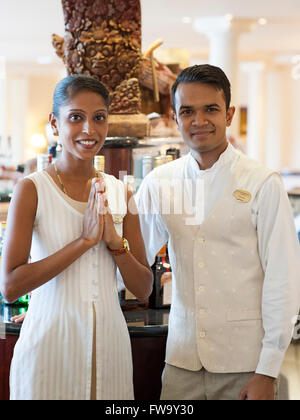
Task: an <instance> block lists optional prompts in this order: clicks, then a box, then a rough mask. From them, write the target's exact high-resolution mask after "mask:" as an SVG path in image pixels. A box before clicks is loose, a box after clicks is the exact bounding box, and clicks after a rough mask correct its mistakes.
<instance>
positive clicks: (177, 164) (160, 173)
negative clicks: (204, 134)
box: [147, 154, 189, 179]
mask: <svg viewBox="0 0 300 420" xmlns="http://www.w3.org/2000/svg"><path fill="white" fill-rule="evenodd" d="M188 157H189V154H187V155H184V156H182V157H181V158H179V159H175V160H173V161H172V162H168V163H165V164H164V165H161V166H158V167H157V168H154V169H153V170H152V171H151V172H150V173H149V174H148V175H147V176H148V177H149V178H152V179H157V178H158V179H173V178H174V177H178V176H180V173H181V170H182V169H183V168H184V167H185V164H186V162H187V159H188Z"/></svg>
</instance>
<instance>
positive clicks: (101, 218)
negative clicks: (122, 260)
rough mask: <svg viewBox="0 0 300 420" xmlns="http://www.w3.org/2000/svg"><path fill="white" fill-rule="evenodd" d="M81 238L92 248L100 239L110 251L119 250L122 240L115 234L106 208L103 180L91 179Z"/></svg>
mask: <svg viewBox="0 0 300 420" xmlns="http://www.w3.org/2000/svg"><path fill="white" fill-rule="evenodd" d="M81 236H82V238H83V239H85V240H86V241H88V242H89V243H90V245H91V247H92V246H94V245H96V244H97V243H99V242H100V241H101V240H102V239H103V240H104V242H105V243H106V245H107V246H108V247H109V248H110V249H121V248H122V244H123V242H122V238H121V237H120V236H119V235H118V234H117V232H116V229H115V226H114V222H113V218H112V215H111V212H110V209H109V206H108V201H107V196H106V187H105V181H104V178H102V177H101V178H93V180H92V186H91V191H90V196H89V201H88V206H87V209H86V211H85V214H84V220H83V231H82V235H81Z"/></svg>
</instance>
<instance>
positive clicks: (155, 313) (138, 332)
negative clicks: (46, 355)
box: [0, 301, 169, 337]
mask: <svg viewBox="0 0 300 420" xmlns="http://www.w3.org/2000/svg"><path fill="white" fill-rule="evenodd" d="M25 311H26V309H25V308H23V307H21V306H15V305H7V304H5V303H3V302H1V301H0V322H4V323H5V333H6V334H8V335H19V333H20V329H21V326H22V324H15V323H13V322H10V318H11V317H12V316H14V315H19V314H21V313H23V312H25ZM123 314H124V316H125V319H126V322H127V325H128V330H129V333H130V336H131V337H156V336H157V337H160V336H165V335H167V333H168V318H169V309H145V310H132V311H124V312H123Z"/></svg>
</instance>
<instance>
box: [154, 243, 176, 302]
mask: <svg viewBox="0 0 300 420" xmlns="http://www.w3.org/2000/svg"><path fill="white" fill-rule="evenodd" d="M152 271H153V277H154V283H153V290H152V293H151V295H150V297H149V308H155V309H161V308H169V307H170V305H171V300H172V271H171V265H170V263H169V256H168V248H167V245H164V246H163V248H162V249H161V250H160V251H159V253H158V254H157V256H156V259H155V263H154V264H153V266H152Z"/></svg>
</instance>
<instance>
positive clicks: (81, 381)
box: [10, 172, 134, 400]
mask: <svg viewBox="0 0 300 420" xmlns="http://www.w3.org/2000/svg"><path fill="white" fill-rule="evenodd" d="M29 178H30V179H31V180H32V181H33V182H34V184H35V185H36V189H37V195H38V206H37V213H36V219H35V223H34V230H33V237H32V246H31V258H32V262H35V261H39V260H41V259H43V258H46V257H48V256H49V255H51V254H53V253H55V252H57V251H59V250H60V249H61V248H63V247H64V246H65V245H67V244H68V243H70V242H72V241H74V240H75V239H77V238H78V237H79V236H80V234H81V232H82V222H83V214H82V213H80V212H79V211H77V210H75V209H74V208H73V207H72V206H71V205H70V203H69V202H67V201H66V200H65V198H64V197H63V196H62V194H61V193H60V192H59V191H58V189H57V186H56V185H55V183H54V182H53V180H52V179H51V178H49V175H48V174H46V173H45V172H36V173H34V174H31V175H30V176H29ZM105 182H106V186H107V197H108V202H109V206H110V209H111V211H112V214H113V215H115V216H116V217H114V220H116V221H117V222H118V223H116V224H115V227H116V229H117V231H118V233H119V235H122V218H123V217H124V215H125V214H126V210H127V207H126V201H125V194H124V185H123V184H122V182H121V181H119V180H117V179H116V178H115V177H113V176H111V175H107V174H105ZM120 222H121V223H120ZM93 331H94V333H95V337H96V341H95V346H94V348H95V349H96V351H95V353H96V354H95V355H93V354H92V353H93ZM93 356H94V357H93ZM92 359H94V360H96V379H95V380H96V398H97V399H104V400H111V399H114V400H128V399H133V398H134V396H133V380H132V355H131V346H130V337H129V333H128V328H127V325H126V322H125V319H124V316H123V313H122V310H121V308H120V304H119V300H118V291H117V284H116V264H115V262H114V260H113V258H112V256H111V255H110V253H109V251H108V250H107V248H106V245H105V243H104V242H103V241H101V242H100V243H99V244H98V245H97V246H95V247H93V248H92V249H90V250H89V251H87V252H86V253H85V254H83V255H82V256H81V257H80V258H78V259H77V260H76V261H75V262H74V263H73V264H72V265H70V266H69V267H68V268H67V269H66V270H64V271H63V272H62V273H60V274H59V275H58V276H56V277H54V278H53V279H51V280H50V281H48V282H47V283H45V284H44V285H42V286H40V287H39V288H37V289H36V290H34V291H33V293H32V298H31V302H30V305H29V309H28V313H27V316H26V318H25V321H24V323H23V325H22V328H21V333H20V338H19V340H18V341H17V343H16V346H15V349H14V355H13V359H12V364H11V372H10V398H11V399H27V400H46V399H48V400H49V399H52V400H59V399H64V400H84V399H87V400H89V399H90V398H91V378H92Z"/></svg>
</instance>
